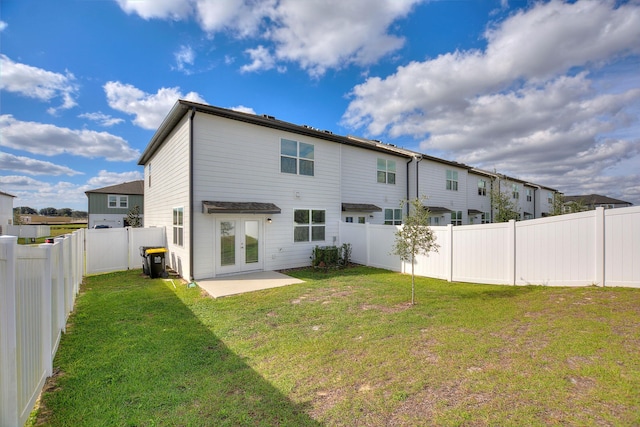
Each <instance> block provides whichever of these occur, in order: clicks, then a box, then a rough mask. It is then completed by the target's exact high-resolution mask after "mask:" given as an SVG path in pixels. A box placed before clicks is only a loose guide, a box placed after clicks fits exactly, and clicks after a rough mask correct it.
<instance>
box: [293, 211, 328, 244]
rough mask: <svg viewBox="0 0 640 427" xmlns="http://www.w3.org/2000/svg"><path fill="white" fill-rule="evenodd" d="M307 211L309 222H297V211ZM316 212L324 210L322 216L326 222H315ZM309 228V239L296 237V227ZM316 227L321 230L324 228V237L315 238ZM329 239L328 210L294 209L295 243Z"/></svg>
mask: <svg viewBox="0 0 640 427" xmlns="http://www.w3.org/2000/svg"><path fill="white" fill-rule="evenodd" d="M298 211H300V212H302V211H306V212H307V215H308V216H307V218H308V221H309V222H307V223H301V222H296V212H298ZM314 212H322V216H323V219H324V222H315V221H314ZM302 228H306V229H307V239H306V240H297V238H296V229H302ZM314 229H316V230H320V229H322V230H323V231H322V239H314V236H313V234H314V233H313V231H314ZM326 241H327V210H326V209H313V208H311V209H306V208H305V209H293V243H310V242H326Z"/></svg>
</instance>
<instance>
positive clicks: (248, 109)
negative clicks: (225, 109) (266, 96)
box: [229, 105, 256, 114]
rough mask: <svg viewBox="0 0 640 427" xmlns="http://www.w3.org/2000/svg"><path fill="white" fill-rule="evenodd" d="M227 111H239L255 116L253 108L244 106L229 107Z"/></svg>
mask: <svg viewBox="0 0 640 427" xmlns="http://www.w3.org/2000/svg"><path fill="white" fill-rule="evenodd" d="M229 109H230V110H233V111H239V112H241V113H247V114H256V112H255V111H254V110H253V108H251V107H245V106H244V105H238V106H235V107H229Z"/></svg>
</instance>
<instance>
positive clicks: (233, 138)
mask: <svg viewBox="0 0 640 427" xmlns="http://www.w3.org/2000/svg"><path fill="white" fill-rule="evenodd" d="M139 164H140V165H142V166H144V206H145V211H144V225H145V227H154V226H157V227H166V229H167V231H168V233H167V236H168V242H167V243H168V250H169V254H168V260H167V262H168V264H169V265H170V266H171V267H172V268H173V269H174V270H176V271H177V272H178V273H179V274H180V275H181V276H182V277H184V278H185V279H188V280H189V279H195V280H198V279H203V278H210V277H217V276H221V275H227V274H237V273H241V272H247V271H260V270H279V269H286V268H294V267H301V266H306V265H309V264H310V255H311V251H312V249H313V247H315V246H316V245H320V246H324V245H333V244H337V243H339V242H340V238H339V222H340V221H345V222H355V223H372V224H392V225H398V224H401V223H402V219H403V215H404V214H405V213H404V212H403V210H402V209H401V208H400V202H401V201H402V200H404V199H408V198H413V197H416V196H422V195H424V196H427V197H428V207H429V209H430V211H431V213H432V221H433V224H438V225H446V224H449V223H453V224H456V225H458V224H470V223H481V222H490V221H491V203H490V200H489V199H490V198H489V192H490V188H491V185H500V186H501V190H502V191H507V190H508V191H513V192H514V193H513V196H514V200H517V201H518V203H519V207H520V210H521V211H522V214H523V217H539V216H543V215H544V214H545V212H548V210H549V201H548V194H547V193H553V192H554V190H552V189H549V188H544V187H540V186H536V185H533V184H528V183H525V182H522V181H518V180H514V179H511V178H506V177H502V176H498V175H497V174H493V173H488V172H485V171H481V170H478V169H474V168H471V167H469V166H466V165H463V164H460V163H455V162H449V161H446V160H442V159H437V158H434V157H430V156H426V155H422V154H419V153H416V152H413V151H410V150H405V149H401V148H398V147H394V146H391V145H387V144H383V143H380V142H378V141H371V140H366V139H362V138H356V137H345V136H339V135H335V134H333V133H331V132H329V131H322V130H318V129H315V128H312V127H309V126H304V125H302V126H300V125H294V124H291V123H288V122H284V121H281V120H277V119H276V118H274V117H271V116H258V115H253V114H246V113H241V112H237V111H232V110H228V109H224V108H218V107H213V106H210V105H204V104H198V103H194V102H190V101H184V100H180V101H178V102H177V103H176V104H175V106H174V107H173V109H172V110H171V112H170V113H169V115H168V116H167V117H166V118H165V120H164V121H163V123H162V124H161V126H160V127H159V129H158V130H157V132H156V133H155V135H154V136H153V138H152V139H151V141H150V142H149V144H148V146H147V148H146V149H145V151H144V152H143V154H142V156H141V158H140V160H139ZM516 193H517V194H516Z"/></svg>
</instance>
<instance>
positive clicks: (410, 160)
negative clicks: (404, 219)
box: [407, 157, 417, 216]
mask: <svg viewBox="0 0 640 427" xmlns="http://www.w3.org/2000/svg"><path fill="white" fill-rule="evenodd" d="M411 162H413V157H412V158H410V159H409V161H408V162H407V216H409V163H411ZM416 172H417V171H416Z"/></svg>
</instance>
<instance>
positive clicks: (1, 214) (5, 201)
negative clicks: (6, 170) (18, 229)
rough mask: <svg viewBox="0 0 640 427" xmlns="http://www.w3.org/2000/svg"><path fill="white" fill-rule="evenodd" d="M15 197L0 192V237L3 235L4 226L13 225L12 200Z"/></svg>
mask: <svg viewBox="0 0 640 427" xmlns="http://www.w3.org/2000/svg"><path fill="white" fill-rule="evenodd" d="M15 197H16V196H12V195H11V194H8V193H3V192H2V191H0V235H2V234H4V229H5V226H7V225H12V224H13V199H15Z"/></svg>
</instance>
